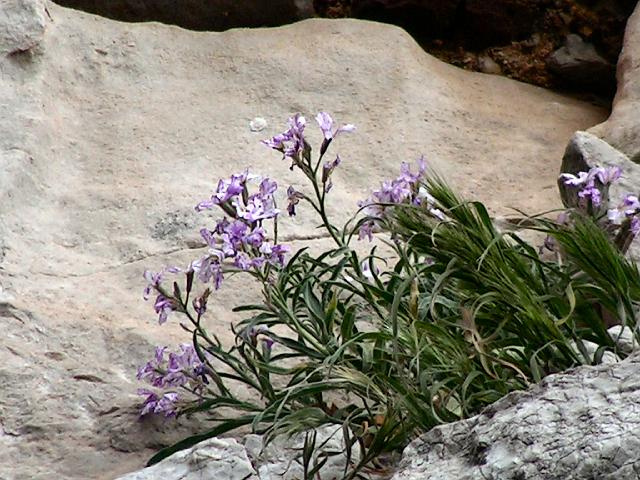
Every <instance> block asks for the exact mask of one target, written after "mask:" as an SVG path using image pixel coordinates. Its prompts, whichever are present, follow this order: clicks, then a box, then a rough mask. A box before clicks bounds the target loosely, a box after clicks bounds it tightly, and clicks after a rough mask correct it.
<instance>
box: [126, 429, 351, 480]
mask: <svg viewBox="0 0 640 480" xmlns="http://www.w3.org/2000/svg"><path fill="white" fill-rule="evenodd" d="M309 435H311V432H310V433H309ZM304 442H305V435H304V434H300V435H297V436H294V437H293V438H291V439H286V440H285V439H283V438H277V439H276V440H275V441H274V442H272V443H270V444H269V445H268V446H267V447H266V448H265V447H264V444H263V439H262V437H261V436H260V435H246V436H245V437H243V438H242V439H241V441H240V443H239V442H238V441H236V440H233V439H220V438H213V439H210V440H206V441H204V442H202V443H199V444H198V445H196V446H194V447H193V448H190V449H188V450H183V451H181V452H178V453H176V454H174V455H171V456H170V457H168V458H166V459H164V460H163V461H162V462H159V463H157V464H156V465H153V466H152V467H149V468H144V469H142V470H139V471H137V472H133V473H129V474H127V475H123V476H121V477H118V478H117V479H116V480H156V479H160V478H161V479H163V480H200V479H202V478H207V479H224V480H258V479H260V480H301V479H302V478H304V468H303V461H302V449H303V447H304ZM315 442H316V443H315V445H316V446H317V448H316V449H315V450H314V455H313V458H312V459H311V462H310V465H309V468H310V469H312V468H314V466H315V465H318V464H320V463H321V462H324V461H325V460H326V463H324V464H323V465H322V469H321V471H320V472H319V473H317V474H316V475H314V476H313V478H314V479H317V480H341V479H342V478H343V477H344V472H345V469H346V468H347V467H348V465H352V464H353V462H357V461H358V459H359V458H360V457H359V456H358V449H357V447H354V450H353V453H352V456H351V458H350V459H347V458H346V455H345V453H344V450H345V448H344V440H343V435H342V427H341V426H327V427H323V428H319V429H318V431H317V432H316V439H315ZM348 462H350V463H348Z"/></svg>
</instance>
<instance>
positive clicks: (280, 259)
mask: <svg viewBox="0 0 640 480" xmlns="http://www.w3.org/2000/svg"><path fill="white" fill-rule="evenodd" d="M289 250H290V248H289V246H288V245H281V244H278V245H271V244H270V243H269V242H265V243H263V244H262V246H260V253H262V254H263V255H264V258H265V260H266V261H268V262H269V263H271V264H273V265H280V266H283V265H284V260H285V258H284V257H285V254H286V253H287V252H289Z"/></svg>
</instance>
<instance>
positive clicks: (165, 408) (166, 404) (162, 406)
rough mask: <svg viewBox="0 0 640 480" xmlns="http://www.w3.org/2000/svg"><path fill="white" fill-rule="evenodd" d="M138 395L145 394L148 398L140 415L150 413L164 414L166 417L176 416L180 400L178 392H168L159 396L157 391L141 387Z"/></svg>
mask: <svg viewBox="0 0 640 480" xmlns="http://www.w3.org/2000/svg"><path fill="white" fill-rule="evenodd" d="M138 395H144V396H146V397H147V398H146V399H145V401H144V404H143V407H142V411H141V412H140V416H141V417H144V416H145V415H148V414H150V413H155V414H162V415H164V416H165V417H167V418H169V417H175V416H176V405H175V403H176V402H177V401H178V398H179V397H178V394H177V393H175V392H167V393H164V394H163V395H162V396H158V394H157V393H155V392H153V391H151V390H147V389H145V388H141V389H139V390H138Z"/></svg>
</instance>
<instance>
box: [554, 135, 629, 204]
mask: <svg viewBox="0 0 640 480" xmlns="http://www.w3.org/2000/svg"><path fill="white" fill-rule="evenodd" d="M597 166H601V167H614V166H615V167H620V168H621V169H622V176H621V177H620V180H619V181H617V182H615V183H614V184H612V185H611V187H610V190H609V201H610V204H611V208H613V207H614V206H617V205H618V203H619V202H620V200H621V198H622V196H623V195H624V194H626V193H630V192H639V191H640V165H637V164H635V163H633V162H632V161H631V160H629V159H628V158H627V156H626V155H625V154H623V153H621V152H620V151H618V150H616V149H615V148H613V147H612V146H611V145H609V144H608V143H607V142H605V141H604V140H601V139H600V138H598V137H596V136H595V135H593V134H591V133H589V132H580V131H578V132H576V133H575V134H574V135H573V137H571V140H570V141H569V144H568V145H567V148H566V150H565V153H564V156H563V157H562V165H561V167H560V172H561V173H571V174H574V175H575V174H576V173H578V172H588V171H589V169H591V168H592V167H597ZM558 188H559V189H560V196H561V198H562V201H563V203H564V205H565V206H566V207H575V206H576V205H577V204H578V196H577V191H578V189H576V188H575V187H571V186H567V185H565V184H564V182H562V180H560V179H558Z"/></svg>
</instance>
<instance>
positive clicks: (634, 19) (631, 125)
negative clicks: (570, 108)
mask: <svg viewBox="0 0 640 480" xmlns="http://www.w3.org/2000/svg"><path fill="white" fill-rule="evenodd" d="M616 77H617V81H618V89H617V92H616V96H615V99H614V101H613V111H612V113H611V116H610V117H609V118H608V119H607V121H606V122H604V123H603V124H601V125H598V126H597V127H594V128H592V129H590V131H591V132H592V133H593V134H595V135H597V136H599V137H600V138H602V139H603V140H606V141H607V142H609V143H610V144H611V145H613V146H614V147H616V148H617V149H618V150H620V151H621V152H623V153H624V154H626V155H627V156H628V157H629V158H630V159H631V160H632V161H633V162H635V163H640V4H639V5H637V6H636V9H635V11H634V12H633V14H632V15H631V17H629V20H628V21H627V28H626V30H625V34H624V43H623V46H622V52H620V58H619V59H618V67H617V71H616Z"/></svg>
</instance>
